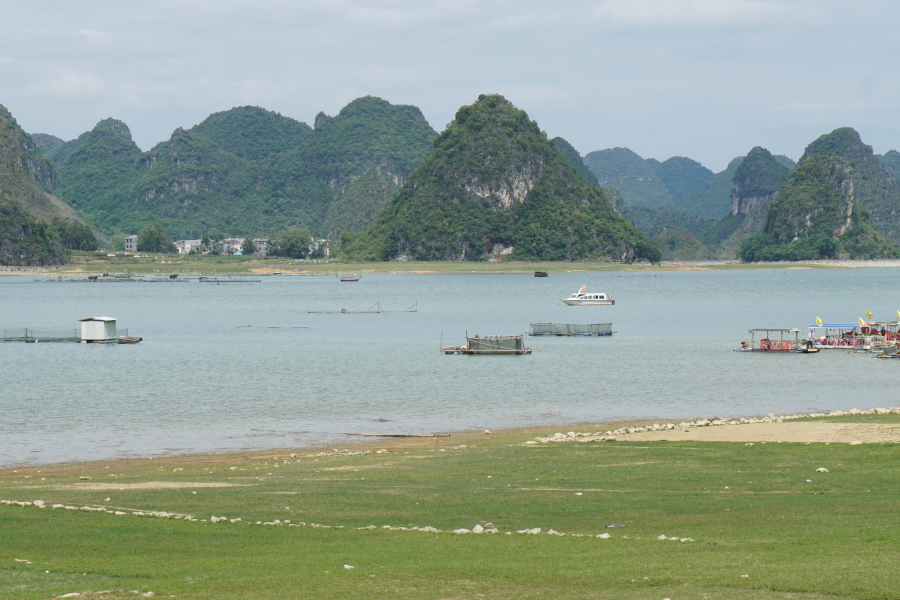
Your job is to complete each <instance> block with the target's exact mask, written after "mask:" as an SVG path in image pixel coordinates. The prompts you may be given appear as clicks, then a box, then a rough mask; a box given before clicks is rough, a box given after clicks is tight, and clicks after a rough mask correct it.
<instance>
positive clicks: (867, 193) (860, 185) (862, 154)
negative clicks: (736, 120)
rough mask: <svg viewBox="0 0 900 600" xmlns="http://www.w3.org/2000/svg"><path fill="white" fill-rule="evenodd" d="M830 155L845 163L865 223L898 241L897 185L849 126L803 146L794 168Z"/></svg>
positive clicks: (899, 209) (899, 200)
mask: <svg viewBox="0 0 900 600" xmlns="http://www.w3.org/2000/svg"><path fill="white" fill-rule="evenodd" d="M827 155H834V156H839V157H841V158H843V159H844V160H846V161H848V163H849V165H850V167H851V175H852V180H853V199H854V202H855V204H856V205H858V206H860V207H862V208H863V209H865V211H866V212H867V213H868V215H869V222H870V223H871V224H872V225H873V226H874V227H875V228H876V229H877V230H878V231H880V232H881V233H882V234H883V235H884V236H885V237H887V238H888V239H890V240H891V241H894V242H900V183H898V182H897V179H895V178H894V176H893V175H891V173H890V172H889V171H888V170H887V169H886V168H885V167H884V165H883V164H882V162H881V161H880V160H879V159H878V158H877V157H876V156H875V154H874V153H873V152H872V147H871V146H867V145H866V144H864V143H863V141H862V140H861V139H860V137H859V134H858V133H857V132H856V131H855V130H854V129H852V128H850V127H841V128H840V129H835V130H834V131H832V132H831V133H829V134H827V135H823V136H821V137H819V138H818V139H816V140H815V141H814V142H813V143H811V144H810V145H809V146H807V148H806V151H805V152H804V153H803V157H802V158H801V159H800V164H799V166H798V167H797V168H798V169H799V168H800V167H801V166H802V165H803V163H804V162H805V161H806V160H808V159H809V158H811V157H813V156H827Z"/></svg>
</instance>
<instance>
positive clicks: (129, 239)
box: [125, 235, 138, 252]
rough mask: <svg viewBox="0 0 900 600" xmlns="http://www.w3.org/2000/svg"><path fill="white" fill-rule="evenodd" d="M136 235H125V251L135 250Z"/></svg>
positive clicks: (136, 243)
mask: <svg viewBox="0 0 900 600" xmlns="http://www.w3.org/2000/svg"><path fill="white" fill-rule="evenodd" d="M137 245H138V236H136V235H129V236H126V237H125V252H137Z"/></svg>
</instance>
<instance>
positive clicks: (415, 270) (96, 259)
mask: <svg viewBox="0 0 900 600" xmlns="http://www.w3.org/2000/svg"><path fill="white" fill-rule="evenodd" d="M77 254H78V255H77V256H76V257H75V260H73V262H71V263H69V264H67V265H58V266H49V267H26V266H21V267H20V266H0V276H3V275H19V276H27V275H31V276H41V275H60V276H63V275H65V276H73V275H76V276H77V275H94V274H103V273H111V274H122V273H125V272H128V273H131V274H133V275H162V274H171V273H178V274H181V275H190V276H193V275H227V274H233V275H255V276H261V275H271V274H272V271H276V270H277V271H280V272H281V274H282V275H285V276H286V275H338V274H346V273H359V274H362V275H363V276H365V275H367V274H376V273H377V274H420V275H421V274H438V273H466V274H471V273H492V274H497V273H504V274H527V273H532V272H534V271H547V272H548V273H597V272H599V273H603V272H659V271H722V270H725V271H734V270H761V269H762V270H765V269H785V270H790V269H859V268H896V267H900V260H818V261H803V262H772V263H741V262H739V261H736V260H697V261H690V260H688V261H663V262H661V263H658V264H655V265H653V264H649V263H634V264H621V263H611V262H518V261H497V262H454V261H443V262H418V261H390V262H377V263H352V262H347V263H345V262H336V261H330V262H329V261H300V260H292V259H282V258H264V257H238V256H233V257H229V256H221V257H212V256H208V255H202V256H194V255H185V256H178V255H175V256H170V255H166V256H165V257H162V260H160V257H158V256H157V257H153V256H148V257H146V258H144V257H141V258H135V257H133V256H116V257H114V258H108V257H106V256H96V255H94V254H93V253H89V252H81V253H77Z"/></svg>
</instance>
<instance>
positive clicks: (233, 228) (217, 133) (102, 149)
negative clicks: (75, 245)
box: [45, 97, 436, 238]
mask: <svg viewBox="0 0 900 600" xmlns="http://www.w3.org/2000/svg"><path fill="white" fill-rule="evenodd" d="M435 135H436V133H435V132H434V130H432V129H431V127H430V126H429V125H428V123H427V122H426V121H425V118H424V117H423V116H422V113H421V112H420V111H419V109H417V108H415V107H412V106H395V105H391V104H390V103H388V102H386V101H384V100H381V99H379V98H374V97H364V98H359V99H357V100H354V101H353V102H351V103H350V104H348V105H347V106H345V107H344V108H343V109H342V110H341V111H340V113H339V114H338V115H336V116H334V117H328V116H326V115H324V114H320V115H319V116H318V117H316V121H315V128H311V127H309V126H308V125H306V124H304V123H301V122H299V121H296V120H294V119H290V118H288V117H284V116H282V115H280V114H278V113H274V112H271V111H267V110H264V109H261V108H257V107H250V106H245V107H239V108H235V109H232V110H229V111H224V112H221V113H215V114H213V115H210V117H208V118H207V119H206V120H204V121H203V122H202V123H200V124H198V125H196V126H194V127H192V128H191V129H180V128H179V129H177V130H176V131H175V132H174V133H173V134H172V136H171V137H170V138H169V139H168V140H166V141H165V142H161V143H160V144H157V145H156V146H154V147H153V148H152V149H151V150H149V151H147V152H141V150H140V148H138V147H137V145H136V144H135V143H134V142H133V141H132V139H131V133H130V131H129V130H128V127H127V125H125V123H122V122H121V121H117V120H115V119H106V120H104V121H101V122H100V123H98V124H97V126H96V127H94V129H93V130H91V131H89V132H86V133H84V134H82V135H81V136H79V137H78V139H76V140H72V141H70V142H66V143H65V144H62V145H61V146H58V147H56V149H55V150H54V149H53V147H54V144H52V143H51V141H47V143H46V144H45V148H46V151H47V153H48V156H49V157H51V158H52V160H53V161H54V163H55V164H56V165H57V168H58V179H59V182H58V190H59V194H60V196H61V197H63V198H64V199H65V200H66V201H68V202H70V203H71V204H72V205H73V206H75V207H77V208H78V209H79V210H81V211H83V212H84V214H85V215H87V216H88V218H89V219H91V221H92V222H93V223H95V224H97V225H98V226H99V227H100V228H101V229H102V230H104V231H105V232H107V233H112V231H113V230H114V228H119V229H121V230H123V231H128V232H136V231H138V230H139V229H141V228H143V227H145V226H147V225H150V224H152V223H154V222H160V223H161V224H162V225H163V226H164V227H165V228H166V229H167V230H168V231H169V232H170V233H171V234H172V235H173V236H175V237H177V238H181V237H189V238H199V237H201V236H202V235H204V234H207V233H210V232H214V231H219V232H224V233H227V234H230V235H251V236H255V235H268V234H271V233H273V232H275V231H280V230H282V229H285V228H287V227H291V226H295V225H301V226H305V227H308V228H309V229H310V230H311V231H312V232H313V233H314V234H317V235H326V234H327V233H329V232H334V231H360V230H362V229H364V228H365V227H366V226H368V225H369V224H370V223H371V222H372V221H373V220H374V218H375V216H376V215H377V214H378V212H380V210H381V208H382V206H383V205H384V203H385V202H386V201H387V200H388V199H389V198H390V197H391V196H392V195H393V194H394V193H396V191H397V190H398V189H399V188H400V186H401V185H402V184H403V182H404V181H405V179H406V177H408V176H409V174H410V173H411V172H412V171H413V170H414V169H415V168H416V167H417V166H419V165H420V164H422V161H423V160H424V159H425V156H426V155H427V154H428V152H429V150H430V149H431V141H432V139H433V138H434V136H435Z"/></svg>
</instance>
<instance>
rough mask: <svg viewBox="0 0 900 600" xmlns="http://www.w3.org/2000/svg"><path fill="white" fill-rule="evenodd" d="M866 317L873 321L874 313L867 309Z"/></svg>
mask: <svg viewBox="0 0 900 600" xmlns="http://www.w3.org/2000/svg"><path fill="white" fill-rule="evenodd" d="M866 318H867V319H869V320H870V321H871V320H872V313H870V312H869V311H866Z"/></svg>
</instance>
